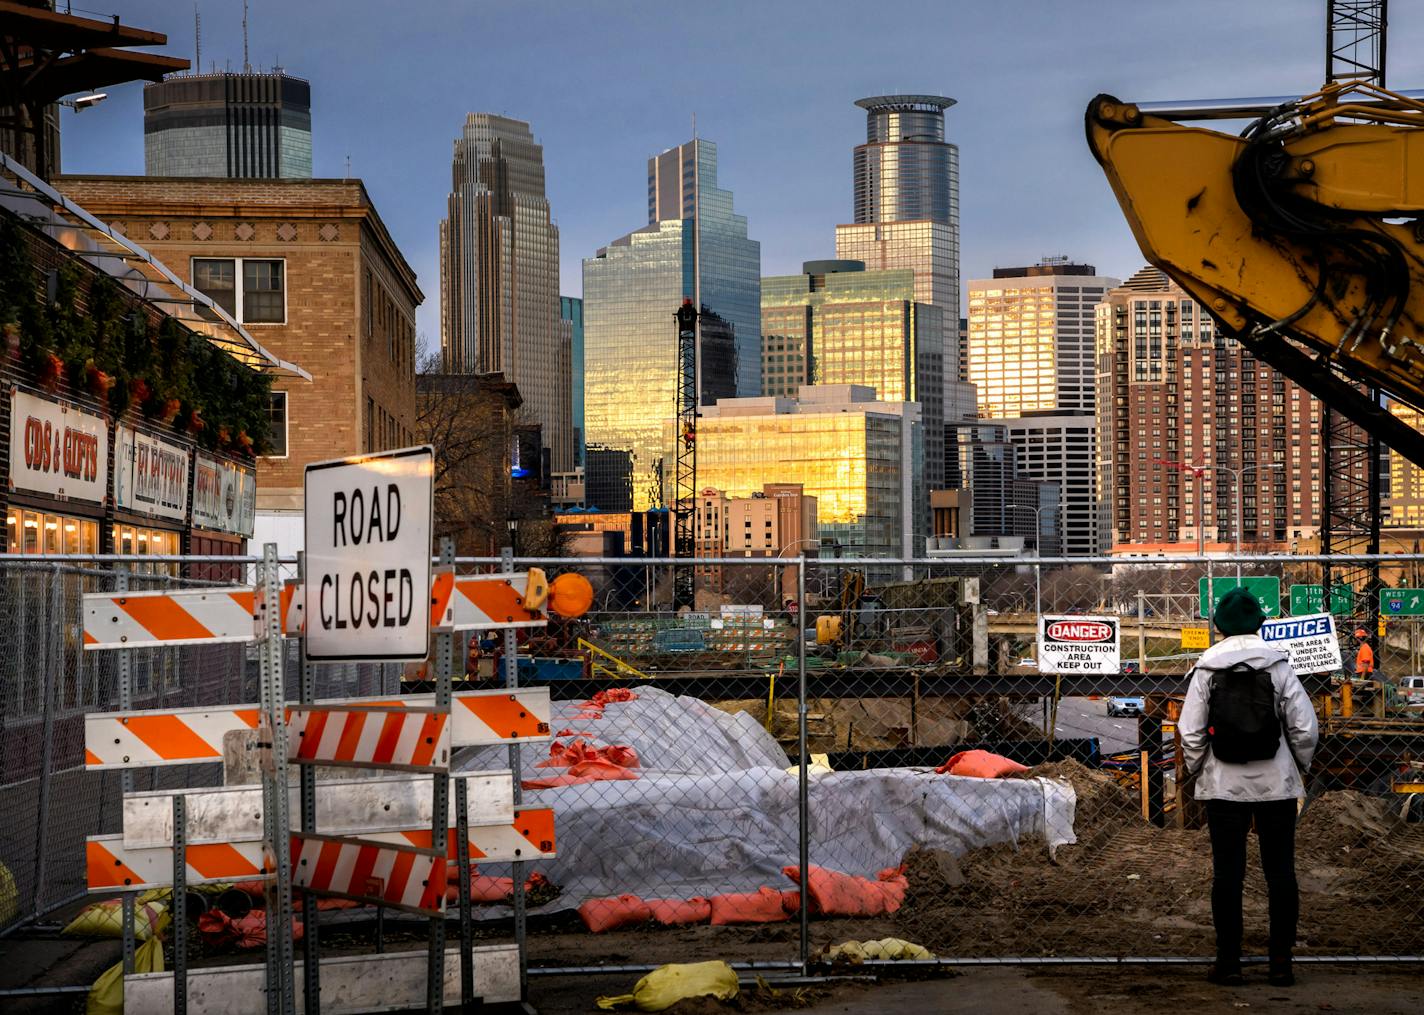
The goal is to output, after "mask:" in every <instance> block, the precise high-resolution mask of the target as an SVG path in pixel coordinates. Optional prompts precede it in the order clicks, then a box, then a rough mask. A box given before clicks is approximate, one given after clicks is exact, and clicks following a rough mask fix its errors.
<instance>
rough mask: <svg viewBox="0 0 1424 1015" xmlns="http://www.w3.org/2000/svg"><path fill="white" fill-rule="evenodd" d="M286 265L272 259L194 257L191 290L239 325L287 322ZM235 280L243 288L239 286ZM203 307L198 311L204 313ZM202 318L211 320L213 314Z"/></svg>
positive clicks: (283, 262)
mask: <svg viewBox="0 0 1424 1015" xmlns="http://www.w3.org/2000/svg"><path fill="white" fill-rule="evenodd" d="M286 278H287V266H286V262H285V261H282V260H280V259H272V258H254V257H195V258H193V288H195V289H197V290H198V291H199V292H201V293H203V294H204V295H205V296H207V297H208V298H209V299H211V300H212V301H213V302H214V303H216V304H217V305H218V306H220V307H222V308H223V309H224V310H226V311H227V312H228V314H229V315H230V316H231V317H232V318H233V319H234V320H235V321H237V322H238V323H239V324H285V323H286V322H287V284H286ZM238 279H241V280H242V285H241V286H240V287H239V286H238V284H237V283H238ZM204 309H205V308H199V312H200V313H201V312H203V311H204ZM205 316H207V317H208V318H210V319H211V318H212V317H213V316H214V315H213V314H212V313H210V312H209V313H206V314H205Z"/></svg>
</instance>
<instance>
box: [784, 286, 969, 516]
mask: <svg viewBox="0 0 1424 1015" xmlns="http://www.w3.org/2000/svg"><path fill="white" fill-rule="evenodd" d="M801 271H802V273H801V274H800V275H776V276H769V277H767V278H764V279H762V282H761V325H762V385H761V386H762V393H763V394H766V395H782V396H785V397H788V398H793V397H795V395H796V393H797V391H798V390H799V389H800V388H801V386H802V385H805V384H861V385H865V386H867V387H871V388H874V389H875V393H876V395H877V397H879V398H881V399H884V400H885V401H891V402H918V403H919V404H920V411H921V419H922V420H923V425H924V451H925V461H924V476H925V482H926V483H928V484H929V486H930V487H931V488H932V489H939V488H940V487H941V486H943V484H944V426H943V424H944V402H943V399H944V377H943V371H944V346H943V343H942V341H941V336H942V335H943V333H944V315H943V313H942V312H941V310H940V308H939V307H937V306H934V305H933V304H929V303H917V302H915V277H914V272H913V271H911V270H910V269H908V268H899V269H894V270H889V271H866V270H865V266H864V264H862V263H861V262H860V261H807V262H806V263H805V264H804V265H803V266H802V269H801Z"/></svg>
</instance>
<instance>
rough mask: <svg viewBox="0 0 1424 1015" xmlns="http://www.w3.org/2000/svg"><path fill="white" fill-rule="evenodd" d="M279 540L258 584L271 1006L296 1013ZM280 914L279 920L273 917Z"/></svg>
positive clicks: (270, 546) (269, 547)
mask: <svg viewBox="0 0 1424 1015" xmlns="http://www.w3.org/2000/svg"><path fill="white" fill-rule="evenodd" d="M279 578H280V575H279V571H278V567H277V544H276V543H267V544H266V545H265V546H264V547H263V548H262V576H261V585H260V587H259V588H258V590H257V591H258V597H259V599H260V602H261V610H260V612H259V616H260V617H261V623H262V631H261V641H260V642H259V646H260V648H259V661H260V671H261V695H262V702H261V703H262V714H263V719H264V720H265V723H266V732H267V735H268V736H269V737H270V738H271V742H270V743H268V744H266V745H265V747H266V750H267V752H268V754H269V757H268V761H267V764H266V765H264V766H263V772H262V784H263V797H264V803H265V804H266V806H265V807H264V808H263V825H264V832H265V838H266V840H267V843H268V846H269V847H270V849H271V854H272V857H273V862H274V864H275V866H276V868H277V869H276V871H275V872H274V873H275V875H276V879H275V882H274V883H273V884H271V885H269V887H268V892H267V899H268V905H267V1010H268V1012H270V1013H273V1015H278V1013H280V1015H292V1013H293V1012H295V1011H296V996H295V993H294V989H293V986H294V985H293V983H292V865H291V856H292V840H291V830H292V825H291V816H290V814H289V813H288V810H289V808H290V805H291V798H290V796H289V795H288V794H289V789H288V786H287V719H286V697H287V695H286V688H285V687H284V686H283V680H282V669H283V664H284V662H285V661H286V660H285V657H286V647H285V646H284V644H283V642H282V606H281V592H280V589H281V585H280V581H279ZM274 916H275V917H276V919H275V920H274V919H273V917H274Z"/></svg>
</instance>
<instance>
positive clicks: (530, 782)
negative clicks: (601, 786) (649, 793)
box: [520, 760, 638, 789]
mask: <svg viewBox="0 0 1424 1015" xmlns="http://www.w3.org/2000/svg"><path fill="white" fill-rule="evenodd" d="M636 778H638V773H637V772H634V771H633V770H632V769H630V768H624V767H623V766H622V765H615V764H613V763H612V762H611V761H601V760H599V761H581V762H579V763H578V764H577V765H573V766H571V767H570V768H569V770H568V771H567V772H565V773H564V774H563V775H557V776H551V777H549V778H547V779H524V780H521V782H520V785H521V786H523V787H524V788H525V789H553V788H554V787H555V786H575V785H577V784H579V783H581V782H607V781H610V780H612V781H617V780H619V779H623V780H627V779H636Z"/></svg>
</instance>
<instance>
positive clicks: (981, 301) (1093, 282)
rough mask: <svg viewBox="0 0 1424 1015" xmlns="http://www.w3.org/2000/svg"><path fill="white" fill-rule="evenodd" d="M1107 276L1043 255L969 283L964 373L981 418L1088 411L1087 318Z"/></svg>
mask: <svg viewBox="0 0 1424 1015" xmlns="http://www.w3.org/2000/svg"><path fill="white" fill-rule="evenodd" d="M1117 284H1118V280H1117V279H1115V278H1108V277H1106V276H1103V275H1099V274H1098V273H1097V270H1096V269H1095V268H1093V266H1092V265H1088V264H1069V263H1067V262H1064V261H1045V262H1043V263H1041V264H1037V265H1033V266H1030V267H1027V268H995V269H994V277H993V278H992V279H974V280H971V281H970V283H969V379H970V380H971V381H973V382H974V384H975V385H976V386H977V387H978V393H979V412H980V415H982V416H984V417H985V418H987V419H1009V418H1012V417H1016V416H1024V415H1027V414H1029V413H1044V412H1051V413H1064V414H1072V415H1077V414H1084V415H1092V413H1093V410H1094V406H1095V404H1096V403H1095V400H1094V398H1093V384H1094V376H1095V373H1096V363H1095V360H1094V351H1093V348H1094V347H1093V327H1094V324H1093V320H1094V317H1093V315H1094V313H1095V311H1096V308H1097V305H1098V302H1099V301H1100V300H1101V299H1102V298H1103V294H1104V293H1106V292H1107V291H1108V290H1109V289H1111V288H1112V287H1113V286H1115V285H1117Z"/></svg>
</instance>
